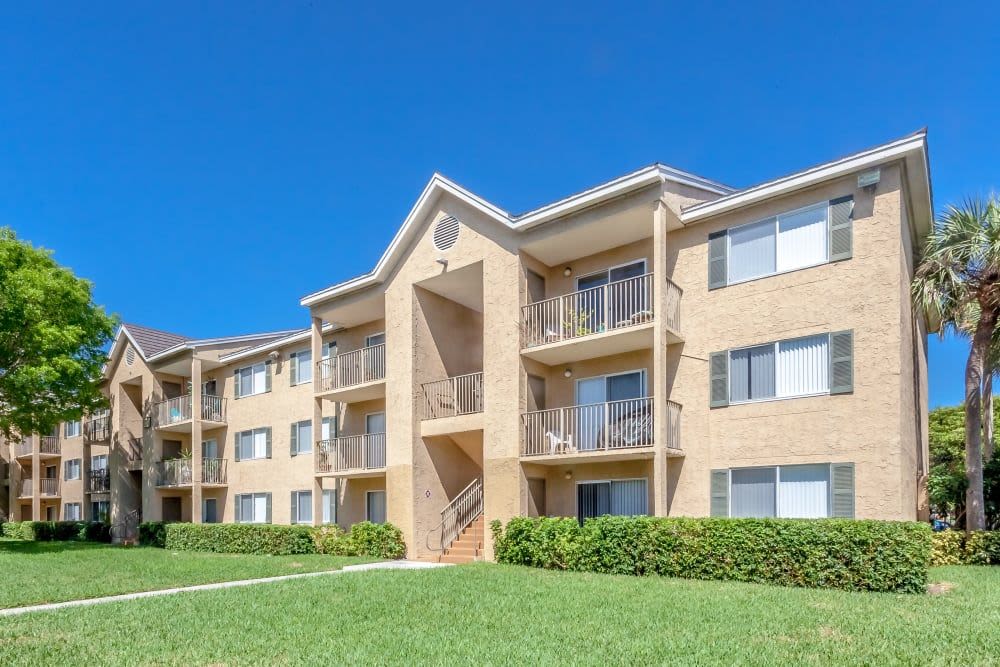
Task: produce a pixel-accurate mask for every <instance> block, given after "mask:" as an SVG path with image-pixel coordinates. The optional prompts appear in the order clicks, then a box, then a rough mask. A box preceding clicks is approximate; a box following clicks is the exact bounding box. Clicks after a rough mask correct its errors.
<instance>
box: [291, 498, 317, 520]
mask: <svg viewBox="0 0 1000 667" xmlns="http://www.w3.org/2000/svg"><path fill="white" fill-rule="evenodd" d="M291 516H292V523H312V520H313V494H312V491H292V515H291Z"/></svg>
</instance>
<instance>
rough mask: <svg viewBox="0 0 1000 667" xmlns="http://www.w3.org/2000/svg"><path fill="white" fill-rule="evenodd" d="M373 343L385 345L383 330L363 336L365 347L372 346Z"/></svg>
mask: <svg viewBox="0 0 1000 667" xmlns="http://www.w3.org/2000/svg"><path fill="white" fill-rule="evenodd" d="M375 345H385V332H384V331H383V332H380V333H376V334H372V335H370V336H365V347H373V346H375Z"/></svg>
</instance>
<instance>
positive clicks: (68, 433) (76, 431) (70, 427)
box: [63, 419, 81, 438]
mask: <svg viewBox="0 0 1000 667" xmlns="http://www.w3.org/2000/svg"><path fill="white" fill-rule="evenodd" d="M80 426H81V422H80V420H79V419H75V420H73V421H69V422H66V425H65V427H64V428H63V437H66V438H78V437H80V432H81V428H80Z"/></svg>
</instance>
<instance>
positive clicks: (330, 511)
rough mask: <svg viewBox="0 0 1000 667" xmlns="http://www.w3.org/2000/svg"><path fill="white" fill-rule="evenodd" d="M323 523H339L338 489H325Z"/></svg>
mask: <svg viewBox="0 0 1000 667" xmlns="http://www.w3.org/2000/svg"><path fill="white" fill-rule="evenodd" d="M323 523H337V490H336V489H325V490H324V491H323Z"/></svg>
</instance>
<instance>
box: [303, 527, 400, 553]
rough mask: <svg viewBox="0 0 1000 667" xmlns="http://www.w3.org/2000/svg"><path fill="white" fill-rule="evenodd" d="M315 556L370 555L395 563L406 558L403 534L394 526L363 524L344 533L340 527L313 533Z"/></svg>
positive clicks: (322, 529)
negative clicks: (316, 554)
mask: <svg viewBox="0 0 1000 667" xmlns="http://www.w3.org/2000/svg"><path fill="white" fill-rule="evenodd" d="M313 543H314V544H315V547H316V553H320V554H331V555H334V556H371V557H373V558H384V559H387V560H395V559H397V558H402V557H403V556H405V555H406V543H405V542H403V533H402V532H401V531H400V530H399V528H396V526H394V525H392V524H391V523H371V522H369V521H362V522H361V523H356V524H354V525H353V526H351V532H349V533H345V532H344V531H343V530H341V529H340V528H339V527H337V526H323V527H322V528H316V529H314V530H313Z"/></svg>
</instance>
